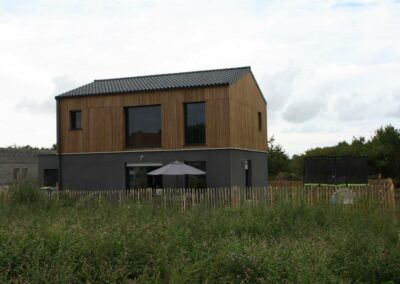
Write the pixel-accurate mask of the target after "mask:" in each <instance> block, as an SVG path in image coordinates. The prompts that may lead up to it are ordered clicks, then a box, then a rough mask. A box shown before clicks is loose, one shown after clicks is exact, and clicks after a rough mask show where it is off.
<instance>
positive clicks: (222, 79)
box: [56, 67, 251, 98]
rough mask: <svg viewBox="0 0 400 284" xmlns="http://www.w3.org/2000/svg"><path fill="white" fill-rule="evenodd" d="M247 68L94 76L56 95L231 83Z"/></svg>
mask: <svg viewBox="0 0 400 284" xmlns="http://www.w3.org/2000/svg"><path fill="white" fill-rule="evenodd" d="M247 72H251V70H250V67H238V68H227V69H217V70H205V71H193V72H183V73H171V74H160V75H149V76H139V77H127V78H116V79H105V80H94V82H92V83H89V84H87V85H84V86H81V87H78V88H76V89H73V90H71V91H68V92H65V93H63V94H61V95H59V96H57V97H56V98H58V97H71V96H88V95H104V94H117V93H131V92H144V91H157V90H168V89H181V88H195V87H214V86H225V85H229V84H232V83H234V82H235V81H237V80H238V79H239V78H241V77H242V76H243V75H244V74H246V73H247Z"/></svg>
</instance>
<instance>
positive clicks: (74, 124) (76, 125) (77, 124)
mask: <svg viewBox="0 0 400 284" xmlns="http://www.w3.org/2000/svg"><path fill="white" fill-rule="evenodd" d="M69 117H70V124H71V127H70V128H71V130H79V129H82V112H81V111H80V110H73V111H70V113H69Z"/></svg>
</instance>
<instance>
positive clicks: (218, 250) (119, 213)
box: [0, 199, 400, 283]
mask: <svg viewBox="0 0 400 284" xmlns="http://www.w3.org/2000/svg"><path fill="white" fill-rule="evenodd" d="M23 200H25V199H23ZM25 201H26V200H25ZM25 201H24V202H20V203H15V202H14V203H8V204H5V203H2V205H1V206H0V282H2V283H3V282H17V283H27V282H29V283H60V282H61V283H80V282H91V283H97V282H107V283H109V282H139V283H202V282H207V283H270V282H279V283H281V282H289V283H299V282H303V283H338V282H340V283H351V282H384V281H392V282H393V283H399V282H400V226H399V223H398V219H397V217H396V216H395V215H394V214H392V213H391V212H389V211H382V210H381V209H379V208H378V207H376V208H375V207H370V206H368V207H367V206H359V207H357V208H346V207H340V206H328V205H325V206H322V205H321V206H315V207H308V206H305V205H295V206H294V205H291V204H280V205H279V206H275V207H265V206H259V207H252V208H250V207H249V208H241V209H217V210H202V209H201V208H198V209H192V210H189V211H187V212H184V213H182V212H181V211H179V210H172V209H170V210H163V209H156V208H152V207H145V206H138V205H126V206H118V207H113V206H111V205H108V204H107V203H103V202H100V203H99V204H98V205H97V206H94V207H93V208H86V207H84V206H80V205H79V204H78V203H72V202H64V201H52V202H46V203H44V202H40V201H39V202H38V201H33V202H31V203H30V204H28V203H27V202H25Z"/></svg>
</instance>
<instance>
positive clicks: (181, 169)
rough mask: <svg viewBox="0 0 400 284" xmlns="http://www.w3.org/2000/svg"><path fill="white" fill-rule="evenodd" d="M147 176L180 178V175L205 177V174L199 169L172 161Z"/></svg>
mask: <svg viewBox="0 0 400 284" xmlns="http://www.w3.org/2000/svg"><path fill="white" fill-rule="evenodd" d="M147 174H148V175H152V176H157V175H171V176H182V175H205V174H206V172H203V171H201V170H199V169H196V168H194V167H191V166H189V165H186V164H184V163H182V162H179V161H174V162H172V163H169V164H167V165H165V166H162V167H161V168H159V169H157V170H154V171H152V172H149V173H147Z"/></svg>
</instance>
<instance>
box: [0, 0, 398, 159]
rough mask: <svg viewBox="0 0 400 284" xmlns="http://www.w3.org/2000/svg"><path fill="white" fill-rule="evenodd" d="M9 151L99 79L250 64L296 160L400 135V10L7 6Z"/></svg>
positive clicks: (287, 5) (152, 2)
mask: <svg viewBox="0 0 400 284" xmlns="http://www.w3.org/2000/svg"><path fill="white" fill-rule="evenodd" d="M0 64H1V65H0V66H1V67H0V147H1V146H8V145H11V144H17V145H26V144H30V145H33V146H51V145H52V144H54V143H55V142H56V127H55V100H54V96H55V95H57V94H59V93H61V92H64V91H67V90H70V89H72V88H74V87H77V86H79V85H82V84H85V83H88V82H91V81H93V80H94V79H101V78H113V77H126V76H137V75H146V74H157V73H169V72H181V71H192V70H202V69H214V68H226V67H236V66H249V65H250V66H251V68H252V70H253V73H254V75H255V76H256V79H257V80H258V82H259V84H260V87H261V89H262V91H263V93H264V96H265V98H266V100H267V102H268V135H269V136H271V135H274V136H275V138H276V140H277V142H278V143H280V144H282V145H283V147H284V149H285V150H286V151H287V152H288V153H289V154H295V153H301V152H303V151H304V150H306V149H308V148H311V147H317V146H327V145H333V144H336V143H337V142H338V141H342V140H347V141H351V139H352V136H361V135H362V136H365V137H367V138H369V137H370V136H371V135H372V134H373V132H374V130H375V129H376V128H378V127H380V126H381V125H386V124H389V123H391V124H392V125H393V126H395V127H397V128H399V127H400V1H399V0H398V1H394V0H387V1H384V0H382V1H372V0H371V1H360V0H349V1H338V0H323V1H315V0H290V1H282V0H276V1H267V0H265V1H260V0H254V1H253V0H243V1H241V0H239V1H236V0H226V1H225V0H222V1H219V0H214V1H204V0H203V1H188V0H182V1H181V0H168V1H159V0H149V1H147V0H115V1H110V0H108V1H103V0H69V1H61V0H35V1H22V0H0Z"/></svg>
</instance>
